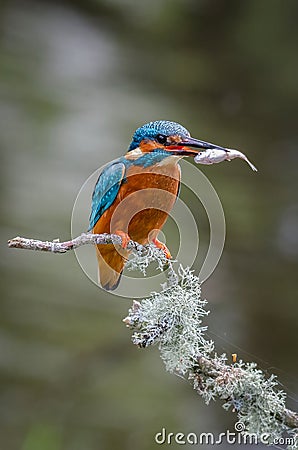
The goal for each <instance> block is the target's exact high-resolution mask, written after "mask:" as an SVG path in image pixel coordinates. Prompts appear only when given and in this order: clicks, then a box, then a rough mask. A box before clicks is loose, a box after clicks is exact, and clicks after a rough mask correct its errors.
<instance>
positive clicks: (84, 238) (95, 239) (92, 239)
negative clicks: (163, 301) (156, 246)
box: [7, 233, 146, 253]
mask: <svg viewBox="0 0 298 450" xmlns="http://www.w3.org/2000/svg"><path fill="white" fill-rule="evenodd" d="M87 244H93V245H95V244H115V245H121V244H122V238H121V236H118V235H117V234H107V233H103V234H93V233H82V234H81V235H80V236H78V237H76V238H74V239H72V240H70V241H65V242H60V241H59V239H54V240H53V241H40V240H38V239H30V238H25V237H19V236H17V237H15V238H13V239H10V240H9V241H8V243H7V245H8V247H10V248H22V249H25V250H38V251H42V252H52V253H66V252H68V251H69V250H74V249H76V248H78V247H81V246H82V245H87ZM127 249H128V250H134V251H136V252H138V253H139V252H146V246H144V245H141V244H139V243H138V242H135V241H129V242H128V245H127Z"/></svg>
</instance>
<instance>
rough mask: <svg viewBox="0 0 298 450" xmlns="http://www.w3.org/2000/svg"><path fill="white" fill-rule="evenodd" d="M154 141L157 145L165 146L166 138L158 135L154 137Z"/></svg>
mask: <svg viewBox="0 0 298 450" xmlns="http://www.w3.org/2000/svg"><path fill="white" fill-rule="evenodd" d="M156 140H157V142H158V143H159V144H163V145H166V143H167V136H165V135H164V134H158V135H157V136H156Z"/></svg>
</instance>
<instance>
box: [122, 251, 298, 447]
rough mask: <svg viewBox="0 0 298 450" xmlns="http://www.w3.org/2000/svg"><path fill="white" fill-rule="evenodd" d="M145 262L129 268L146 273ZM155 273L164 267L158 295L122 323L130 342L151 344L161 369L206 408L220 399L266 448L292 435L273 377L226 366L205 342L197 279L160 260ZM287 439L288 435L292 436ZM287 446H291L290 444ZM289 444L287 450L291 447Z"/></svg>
mask: <svg viewBox="0 0 298 450" xmlns="http://www.w3.org/2000/svg"><path fill="white" fill-rule="evenodd" d="M159 256H160V252H159V253H156V252H154V251H152V252H151V253H150V258H149V259H148V260H146V256H144V255H142V257H141V259H140V260H139V259H138V258H136V259H135V260H134V266H133V267H134V269H135V268H137V267H138V263H140V268H141V270H142V271H146V268H147V267H148V265H149V262H151V261H152V259H154V258H155V257H157V258H159ZM158 264H159V265H158V267H159V268H160V269H163V268H167V269H168V272H167V282H166V283H165V285H164V286H163V288H162V290H161V291H160V292H153V293H152V294H151V295H150V296H149V298H146V299H144V300H143V301H141V302H136V301H134V303H133V306H132V307H131V309H130V310H129V314H128V316H127V317H126V318H125V319H124V322H125V323H126V325H127V326H128V327H129V328H130V329H132V331H133V334H132V341H133V343H134V344H136V345H138V346H139V347H142V348H145V347H148V346H149V345H153V344H157V345H158V348H159V350H160V356H161V358H162V360H163V361H164V363H165V366H166V369H167V370H168V371H170V372H174V373H177V374H179V375H180V376H183V377H184V378H185V379H188V380H189V381H190V382H191V384H192V386H193V388H194V389H195V390H196V392H197V393H198V394H199V395H201V396H202V398H203V399H204V400H205V402H206V403H207V404H208V403H210V401H211V400H216V399H220V400H222V401H223V402H224V403H223V408H225V409H226V410H228V409H231V410H232V411H233V412H235V413H236V414H237V416H238V420H239V421H241V422H242V423H243V424H244V425H245V430H244V434H245V433H246V434H249V433H255V434H256V435H257V436H259V437H261V436H262V434H264V433H266V436H267V440H268V443H269V444H270V443H272V442H273V441H274V439H277V438H280V437H281V436H282V434H283V432H284V431H287V432H288V433H294V434H295V431H296V432H297V426H298V417H297V415H296V413H293V412H291V411H288V410H287V409H286V405H285V400H286V394H285V393H284V392H283V391H281V390H278V389H276V386H277V384H278V383H277V380H276V377H275V376H274V375H272V376H270V377H269V378H266V376H265V374H264V373H263V372H262V371H261V370H260V369H258V368H257V366H256V364H255V363H243V362H242V361H239V362H235V363H233V364H232V365H229V364H227V358H226V356H225V355H219V356H218V355H217V354H216V353H215V351H214V343H213V341H210V340H208V339H206V337H205V335H206V330H207V326H206V325H204V324H203V320H204V319H205V317H206V316H207V315H208V314H209V311H207V309H206V305H207V301H206V300H202V299H201V285H200V281H199V278H198V277H197V276H196V275H194V273H193V271H191V270H190V269H189V268H183V267H182V266H180V267H179V269H178V273H176V272H175V271H174V269H173V265H172V263H171V262H168V261H165V259H164V257H161V259H160V260H159V263H158ZM292 436H293V434H292ZM293 445H296V444H295V443H294V444H293ZM293 445H292V447H288V448H289V449H290V448H293V449H294V448H295V447H294V446H293Z"/></svg>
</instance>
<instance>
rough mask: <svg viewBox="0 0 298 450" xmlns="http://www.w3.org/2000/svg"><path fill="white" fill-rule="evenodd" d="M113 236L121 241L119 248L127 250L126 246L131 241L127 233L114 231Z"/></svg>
mask: <svg viewBox="0 0 298 450" xmlns="http://www.w3.org/2000/svg"><path fill="white" fill-rule="evenodd" d="M115 234H117V236H120V237H121V239H122V243H121V247H122V248H127V245H128V243H129V241H130V240H131V239H130V237H129V235H128V234H127V233H125V232H124V231H121V230H117V231H115Z"/></svg>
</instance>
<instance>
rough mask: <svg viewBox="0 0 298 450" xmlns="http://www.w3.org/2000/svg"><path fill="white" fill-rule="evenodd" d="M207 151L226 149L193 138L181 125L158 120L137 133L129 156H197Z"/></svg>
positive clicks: (141, 128)
mask: <svg viewBox="0 0 298 450" xmlns="http://www.w3.org/2000/svg"><path fill="white" fill-rule="evenodd" d="M207 149H220V150H225V149H224V147H220V146H218V145H215V144H210V143H209V142H205V141H201V140H199V139H195V138H193V137H191V135H190V133H189V131H188V130H187V129H186V128H184V127H183V126H182V125H180V124H179V123H176V122H170V121H168V120H157V121H155V122H149V123H146V124H145V125H143V126H141V127H140V128H138V129H137V130H136V131H135V133H134V135H133V138H132V141H131V144H130V146H129V149H128V155H129V154H130V152H132V154H133V153H135V154H136V155H137V154H138V155H141V154H146V153H152V152H155V153H157V154H161V153H162V154H164V157H167V156H178V157H182V156H196V155H197V153H198V152H200V151H202V150H207ZM152 156H153V155H152Z"/></svg>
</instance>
